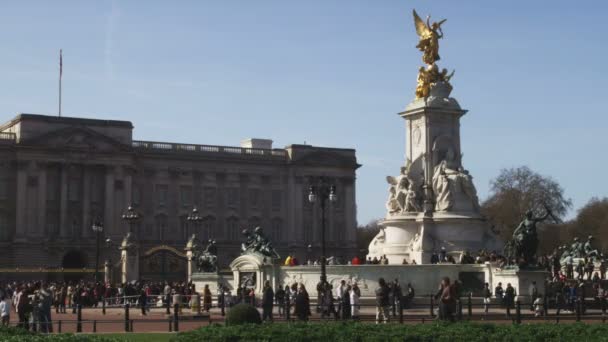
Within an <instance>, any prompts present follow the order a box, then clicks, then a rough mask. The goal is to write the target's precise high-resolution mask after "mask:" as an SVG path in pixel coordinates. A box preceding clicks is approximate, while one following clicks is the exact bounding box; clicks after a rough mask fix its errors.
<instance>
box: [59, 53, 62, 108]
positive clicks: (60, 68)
mask: <svg viewBox="0 0 608 342" xmlns="http://www.w3.org/2000/svg"><path fill="white" fill-rule="evenodd" d="M62 74H63V51H62V50H61V49H60V50H59V116H60V117H61V77H62Z"/></svg>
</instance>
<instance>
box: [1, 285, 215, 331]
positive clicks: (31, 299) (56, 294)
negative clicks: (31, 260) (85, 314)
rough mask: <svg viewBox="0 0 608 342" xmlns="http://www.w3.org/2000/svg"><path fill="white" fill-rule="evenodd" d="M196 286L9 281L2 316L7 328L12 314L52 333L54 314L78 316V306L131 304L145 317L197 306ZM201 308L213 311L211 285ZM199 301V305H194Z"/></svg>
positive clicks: (29, 325) (21, 322) (28, 325)
mask: <svg viewBox="0 0 608 342" xmlns="http://www.w3.org/2000/svg"><path fill="white" fill-rule="evenodd" d="M198 296H199V295H198V294H197V291H196V289H195V286H194V284H192V283H186V282H176V283H169V282H131V283H124V284H103V283H101V282H85V281H77V282H41V281H31V282H10V283H7V284H2V285H0V315H1V317H2V324H4V325H8V324H9V322H10V313H11V311H14V312H16V314H17V316H18V326H19V327H21V328H24V329H32V330H36V331H40V332H52V330H53V328H52V311H53V308H54V311H55V313H56V314H60V313H61V314H65V313H69V312H71V313H72V314H76V313H77V308H78V307H83V308H87V307H95V308H97V307H100V306H104V307H106V306H107V307H111V306H123V305H125V304H129V305H132V306H135V307H138V308H140V310H141V314H142V315H146V314H147V312H149V310H150V307H153V306H155V307H172V306H173V305H174V304H179V305H178V306H179V307H180V309H181V307H182V306H184V305H189V306H193V307H197V306H198V302H199V299H198ZM201 299H202V309H203V310H206V311H209V309H210V308H211V302H212V294H211V291H210V290H209V287H208V285H206V286H205V287H204V288H203V289H202V298H201ZM194 301H196V303H195V302H194ZM11 309H13V310H11Z"/></svg>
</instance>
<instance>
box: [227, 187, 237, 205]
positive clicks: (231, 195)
mask: <svg viewBox="0 0 608 342" xmlns="http://www.w3.org/2000/svg"><path fill="white" fill-rule="evenodd" d="M226 205H227V206H228V208H234V209H236V208H237V207H238V206H239V190H238V189H237V188H228V189H226Z"/></svg>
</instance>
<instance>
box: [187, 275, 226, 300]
mask: <svg viewBox="0 0 608 342" xmlns="http://www.w3.org/2000/svg"><path fill="white" fill-rule="evenodd" d="M191 278H192V284H194V286H195V288H196V292H198V293H200V294H202V293H203V289H204V288H205V285H209V290H210V291H211V294H212V295H213V296H215V295H216V294H217V293H218V290H219V286H220V284H221V285H226V284H227V283H226V279H224V278H223V277H222V276H220V275H219V274H217V273H203V272H194V273H192V275H191Z"/></svg>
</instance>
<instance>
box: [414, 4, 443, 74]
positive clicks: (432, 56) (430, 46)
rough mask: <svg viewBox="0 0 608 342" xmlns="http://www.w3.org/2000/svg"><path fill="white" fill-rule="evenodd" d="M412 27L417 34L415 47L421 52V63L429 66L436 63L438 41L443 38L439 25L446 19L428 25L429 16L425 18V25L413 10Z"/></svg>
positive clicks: (437, 58)
mask: <svg viewBox="0 0 608 342" xmlns="http://www.w3.org/2000/svg"><path fill="white" fill-rule="evenodd" d="M413 13H414V25H415V26H416V33H417V34H418V37H419V41H418V45H416V47H417V48H418V49H419V50H420V51H422V52H423V54H422V61H423V62H424V63H425V64H428V65H431V64H434V63H435V62H436V61H438V60H439V59H440V58H439V39H441V38H443V31H442V30H441V24H443V23H444V22H445V21H446V20H447V19H443V20H441V21H439V22H433V23H432V24H431V23H430V18H431V17H430V16H427V18H426V23H425V22H424V21H423V20H422V19H421V18H420V16H418V13H416V10H414V12H413Z"/></svg>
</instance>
